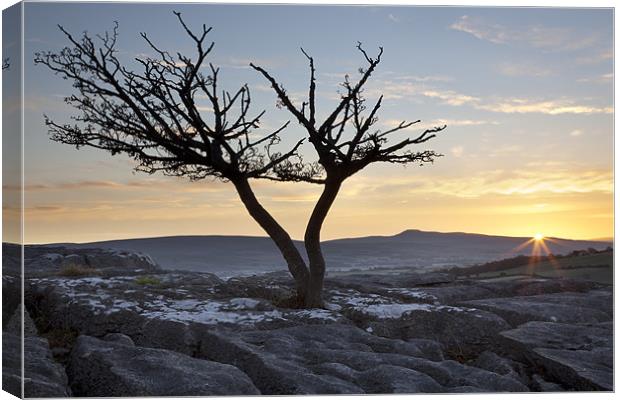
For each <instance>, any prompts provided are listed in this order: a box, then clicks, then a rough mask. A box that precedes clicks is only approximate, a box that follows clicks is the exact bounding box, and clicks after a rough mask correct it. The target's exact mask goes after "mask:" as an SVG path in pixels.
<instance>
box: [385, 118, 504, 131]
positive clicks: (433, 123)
mask: <svg viewBox="0 0 620 400" xmlns="http://www.w3.org/2000/svg"><path fill="white" fill-rule="evenodd" d="M401 122H402V121H400V120H396V119H388V120H385V121H384V122H383V123H382V125H383V126H384V127H385V129H391V128H394V127H395V126H398V124H399V123H401ZM444 125H446V126H448V127H455V126H481V125H499V122H497V121H488V120H476V119H441V118H440V119H432V120H428V121H422V122H420V123H417V124H414V125H411V126H410V127H409V128H407V130H409V131H422V130H424V129H430V128H435V127H438V126H444Z"/></svg>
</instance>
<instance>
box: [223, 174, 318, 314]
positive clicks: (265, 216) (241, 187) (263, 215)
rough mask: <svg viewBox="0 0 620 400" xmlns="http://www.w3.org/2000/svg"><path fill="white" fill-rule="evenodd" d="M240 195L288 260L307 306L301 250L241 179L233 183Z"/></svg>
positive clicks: (301, 301)
mask: <svg viewBox="0 0 620 400" xmlns="http://www.w3.org/2000/svg"><path fill="white" fill-rule="evenodd" d="M232 183H233V184H234V185H235V188H236V189H237V193H239V197H240V198H241V201H242V202H243V204H244V205H245V208H246V209H247V210H248V212H249V213H250V215H251V216H252V218H254V220H255V221H256V222H258V224H259V225H260V226H261V227H262V228H263V229H264V230H265V232H267V234H268V235H269V237H270V238H271V239H272V240H273V241H274V242H275V244H276V246H277V247H278V249H279V250H280V253H282V256H283V257H284V259H285V260H286V263H287V265H288V269H289V271H290V272H291V275H293V278H294V279H295V286H296V288H297V296H298V302H299V304H301V305H305V304H306V302H307V297H308V296H307V290H308V283H309V274H308V268H307V267H306V263H305V262H304V259H303V258H302V257H301V254H300V253H299V250H297V247H295V244H294V243H293V240H292V239H291V237H290V236H289V234H288V233H287V232H286V231H285V230H284V228H282V227H281V226H280V224H278V222H277V221H276V220H275V219H274V218H273V217H272V216H271V214H269V212H268V211H267V210H265V208H264V207H263V206H262V205H261V204H260V203H259V202H258V199H257V198H256V196H255V195H254V192H253V191H252V188H251V187H250V184H249V182H248V181H247V179H239V180H235V181H233V182H232Z"/></svg>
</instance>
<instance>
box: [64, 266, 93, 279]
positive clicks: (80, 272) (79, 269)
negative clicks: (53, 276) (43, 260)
mask: <svg viewBox="0 0 620 400" xmlns="http://www.w3.org/2000/svg"><path fill="white" fill-rule="evenodd" d="M58 275H59V276H67V277H77V276H93V275H101V271H99V270H98V269H96V268H88V267H85V266H83V265H79V264H68V265H65V266H64V267H62V269H61V270H60V271H58Z"/></svg>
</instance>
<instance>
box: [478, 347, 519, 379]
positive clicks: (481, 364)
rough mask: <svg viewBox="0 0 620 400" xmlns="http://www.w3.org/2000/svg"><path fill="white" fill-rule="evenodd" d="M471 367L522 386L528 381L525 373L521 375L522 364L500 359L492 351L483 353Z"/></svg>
mask: <svg viewBox="0 0 620 400" xmlns="http://www.w3.org/2000/svg"><path fill="white" fill-rule="evenodd" d="M471 365H472V366H475V367H477V368H481V369H484V370H487V371H491V372H495V373H496V374H499V375H503V376H507V377H509V378H512V379H514V380H516V381H519V382H521V383H523V384H527V383H528V379H527V377H526V376H525V373H523V369H524V365H523V364H520V363H517V362H515V361H513V360H509V359H507V358H504V357H500V356H499V355H497V354H495V353H494V352H492V351H488V350H485V351H483V352H482V353H480V355H479V356H478V357H477V358H476V359H475V360H474V361H473V362H472V364H471Z"/></svg>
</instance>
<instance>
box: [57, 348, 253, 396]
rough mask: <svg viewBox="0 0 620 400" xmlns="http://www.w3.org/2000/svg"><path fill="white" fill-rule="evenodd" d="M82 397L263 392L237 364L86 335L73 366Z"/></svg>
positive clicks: (74, 354)
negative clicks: (222, 362) (217, 361)
mask: <svg viewBox="0 0 620 400" xmlns="http://www.w3.org/2000/svg"><path fill="white" fill-rule="evenodd" d="M67 372H68V374H69V376H70V380H71V387H72V389H73V391H74V394H75V395H77V396H89V397H95V396H106V397H116V396H118V397H120V396H123V397H126V396H215V395H255V394H259V392H258V390H257V389H256V387H255V386H254V385H253V384H252V381H251V380H250V378H248V377H247V375H245V374H244V373H243V372H241V371H239V370H238V369H237V368H235V367H233V366H231V365H225V364H220V363H216V362H212V361H207V360H201V359H196V358H192V357H188V356H186V355H183V354H179V353H175V352H172V351H169V350H161V349H151V348H145V347H135V346H127V345H125V344H122V343H120V342H110V341H103V340H99V339H96V338H93V337H89V336H80V337H79V338H78V340H77V342H76V345H75V347H74V349H73V351H72V354H71V359H70V362H69V365H68V368H67Z"/></svg>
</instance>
